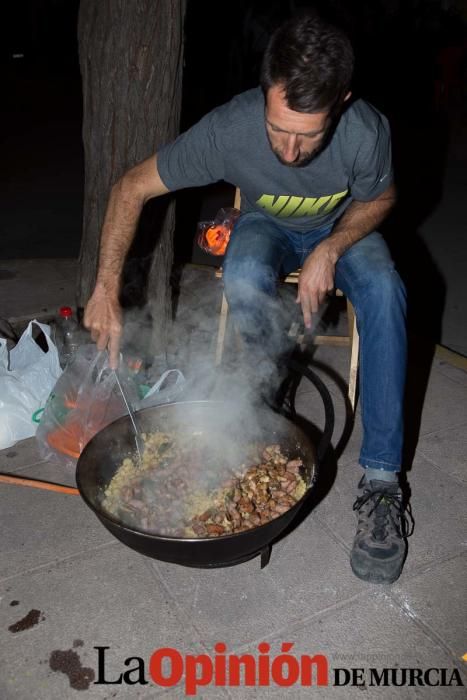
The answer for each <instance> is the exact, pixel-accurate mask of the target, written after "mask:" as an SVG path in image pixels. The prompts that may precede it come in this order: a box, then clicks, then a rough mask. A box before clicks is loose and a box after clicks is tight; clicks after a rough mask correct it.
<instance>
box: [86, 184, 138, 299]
mask: <svg viewBox="0 0 467 700" xmlns="http://www.w3.org/2000/svg"><path fill="white" fill-rule="evenodd" d="M143 205H144V198H143V197H142V195H141V194H140V193H139V192H137V191H136V190H135V188H133V187H131V185H130V184H129V183H128V182H126V181H125V178H122V179H121V180H119V181H118V182H117V183H116V184H115V185H114V186H113V187H112V190H111V193H110V197H109V203H108V205H107V211H106V214H105V219H104V225H103V227H102V238H101V247H100V256H99V269H98V273H97V284H102V285H103V286H104V287H105V288H106V290H107V291H108V292H112V293H115V294H118V292H119V287H120V276H121V273H122V269H123V263H124V261H125V257H126V254H127V252H128V249H129V247H130V245H131V242H132V240H133V238H134V236H135V232H136V227H137V225H138V220H139V217H140V214H141V210H142V208H143Z"/></svg>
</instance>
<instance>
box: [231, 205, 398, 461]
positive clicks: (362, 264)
mask: <svg viewBox="0 0 467 700" xmlns="http://www.w3.org/2000/svg"><path fill="white" fill-rule="evenodd" d="M329 233H330V227H327V228H324V229H319V230H316V231H311V232H309V233H305V234H303V233H299V232H297V231H291V230H290V229H286V228H285V227H283V226H281V225H279V224H277V223H276V222H275V221H273V220H271V219H269V218H267V217H266V216H264V215H263V214H261V213H259V212H254V213H250V214H244V215H243V216H241V217H240V218H239V220H238V222H237V224H236V226H235V228H234V230H233V232H232V235H231V238H230V243H229V246H228V249H227V253H226V257H225V260H224V275H223V277H224V285H225V294H226V297H227V301H228V302H229V307H230V310H231V312H232V315H233V316H234V318H235V321H236V323H237V325H238V327H239V328H240V330H241V332H242V333H243V334H244V335H246V336H247V337H248V336H250V337H251V338H252V339H253V340H256V341H258V340H259V342H260V343H261V344H262V346H263V347H267V346H269V343H270V342H271V340H270V339H271V338H272V336H273V335H274V334H275V335H276V336H277V335H280V334H281V333H282V330H283V329H284V328H285V326H284V319H283V318H282V317H281V314H280V312H279V311H278V310H277V309H278V306H277V305H274V304H273V303H272V300H274V299H277V280H278V278H279V277H280V276H282V275H286V274H288V273H290V272H292V271H294V270H296V269H297V268H299V267H302V265H303V263H304V261H305V258H306V257H307V256H308V255H309V254H310V253H311V252H312V251H313V249H314V248H315V247H316V245H317V244H318V243H320V241H322V240H323V239H324V238H326V236H328V235H329ZM335 285H336V287H337V288H339V289H341V290H342V291H343V292H344V294H345V295H346V296H347V297H348V299H350V301H351V302H352V304H353V306H354V309H355V314H356V318H357V328H358V332H359V335H360V403H361V413H362V423H363V443H362V448H361V452H360V464H361V465H362V466H363V467H372V468H374V469H386V470H390V471H400V468H401V458H402V443H403V399H404V386H405V375H406V363H407V340H406V327H405V318H406V294H405V288H404V285H403V283H402V281H401V279H400V277H399V275H398V273H397V271H396V270H395V268H394V263H393V261H392V259H391V256H390V253H389V250H388V248H387V246H386V243H385V242H384V240H383V238H382V236H381V235H380V234H379V233H377V232H374V233H370V234H369V235H368V236H366V237H365V238H363V239H362V240H360V241H358V243H355V244H354V245H353V246H352V247H351V248H349V250H347V252H346V253H344V254H343V255H342V256H341V257H340V258H339V260H338V262H337V264H336V270H335ZM270 301H271V303H269V302H270ZM284 336H285V333H284V334H283V336H282V337H284ZM278 347H279V349H281V347H282V346H281V345H280V343H279V346H278Z"/></svg>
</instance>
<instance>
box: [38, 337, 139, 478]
mask: <svg viewBox="0 0 467 700" xmlns="http://www.w3.org/2000/svg"><path fill="white" fill-rule="evenodd" d="M119 376H120V381H121V382H124V383H125V385H126V390H127V393H128V395H129V398H130V401H131V402H132V404H133V403H134V402H136V400H137V395H136V394H135V390H136V389H135V385H134V383H133V382H132V381H131V379H130V378H129V376H127V375H126V374H125V372H123V373H122V370H119ZM125 413H126V409H125V404H124V402H123V399H122V397H121V394H120V391H119V389H118V386H117V383H116V379H115V373H114V372H113V371H111V370H110V369H109V364H108V355H107V352H98V350H97V349H96V346H95V345H91V344H89V345H82V346H81V347H79V348H78V350H77V352H76V355H75V357H74V358H73V361H72V362H71V363H70V364H69V365H68V366H67V367H66V368H65V370H64V372H63V374H62V376H61V377H60V379H59V380H58V381H57V383H56V384H55V386H54V388H53V391H52V393H51V394H50V396H49V398H48V400H47V403H46V406H45V409H44V412H43V414H42V417H41V421H40V423H39V427H38V429H37V433H36V438H37V440H38V443H39V452H40V453H41V455H42V457H43V458H44V459H51V460H53V461H54V462H59V463H60V464H63V465H65V466H74V465H76V461H77V459H78V457H79V456H80V454H81V452H82V450H83V449H84V447H85V445H86V444H87V443H88V442H89V440H90V439H91V438H92V437H93V436H94V435H95V434H96V433H97V432H99V430H102V428H104V427H105V426H106V425H109V423H111V422H112V421H114V420H116V419H117V418H119V417H120V416H123V415H125Z"/></svg>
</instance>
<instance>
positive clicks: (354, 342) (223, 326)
mask: <svg viewBox="0 0 467 700" xmlns="http://www.w3.org/2000/svg"><path fill="white" fill-rule="evenodd" d="M240 198H241V194H240V190H239V189H238V188H237V189H236V191H235V200H234V207H236V208H237V209H240ZM299 275H300V270H296V271H295V272H291V273H290V274H289V275H287V277H286V278H285V279H284V280H283V282H285V283H286V284H298V278H299ZM216 277H217V278H218V279H221V278H222V268H219V269H218V270H216ZM336 296H341V297H343V296H344V294H343V293H342V292H341V291H340V290H339V289H336ZM228 313H229V305H228V303H227V299H226V297H225V294H224V293H223V294H222V305H221V311H220V317H219V328H218V332H217V344H216V360H215V362H216V365H220V363H221V362H222V355H223V352H224V343H225V334H226V330H227V318H228ZM347 324H348V335H315V336H314V337H313V341H312V342H313V344H314V345H337V346H341V347H342V346H348V347H350V366H349V383H348V397H349V401H350V405H351V406H352V410H355V404H356V398H357V379H358V358H359V349H360V348H359V346H360V343H359V336H358V331H357V322H356V318H355V312H354V308H353V306H352V304H351V303H350V301H349V300H348V299H347ZM295 325H296V324H295ZM297 330H298V329H297V328H292V329H291V331H289V335H292V336H295V338H296V341H297V342H298V343H299V344H300V345H302V344H303V342H304V336H303V335H298V334H297Z"/></svg>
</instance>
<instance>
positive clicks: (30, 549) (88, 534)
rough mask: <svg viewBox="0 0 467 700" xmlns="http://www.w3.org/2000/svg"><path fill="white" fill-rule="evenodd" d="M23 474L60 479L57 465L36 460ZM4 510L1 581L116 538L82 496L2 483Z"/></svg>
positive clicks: (0, 506)
mask: <svg viewBox="0 0 467 700" xmlns="http://www.w3.org/2000/svg"><path fill="white" fill-rule="evenodd" d="M20 473H22V472H20ZM25 476H33V477H34V478H37V479H42V478H43V479H45V480H56V476H57V467H56V466H55V465H52V466H51V465H47V464H38V465H36V466H33V467H29V468H28V470H26V472H25ZM63 483H66V482H65V480H64V481H63ZM0 512H1V513H2V522H3V523H4V527H3V532H2V537H1V538H0V557H1V561H2V567H1V571H0V580H3V579H6V578H8V577H10V576H15V575H17V574H19V573H21V572H24V571H27V570H31V569H34V568H36V567H39V566H44V565H46V564H53V563H54V562H56V561H58V560H60V559H63V558H64V557H69V556H72V555H75V554H79V553H81V552H84V551H86V550H88V549H92V548H97V547H101V546H102V545H105V544H106V543H109V542H111V541H113V538H112V536H111V535H110V534H109V533H108V532H107V530H105V528H104V527H103V526H102V525H101V524H100V522H99V521H98V520H97V518H96V517H95V516H94V514H93V513H92V512H91V510H90V509H89V508H88V507H87V506H86V505H85V504H84V501H82V499H81V498H80V497H79V496H73V495H66V494H60V493H52V492H50V491H42V490H39V489H35V488H26V487H24V486H13V485H10V484H2V486H1V489H0Z"/></svg>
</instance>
